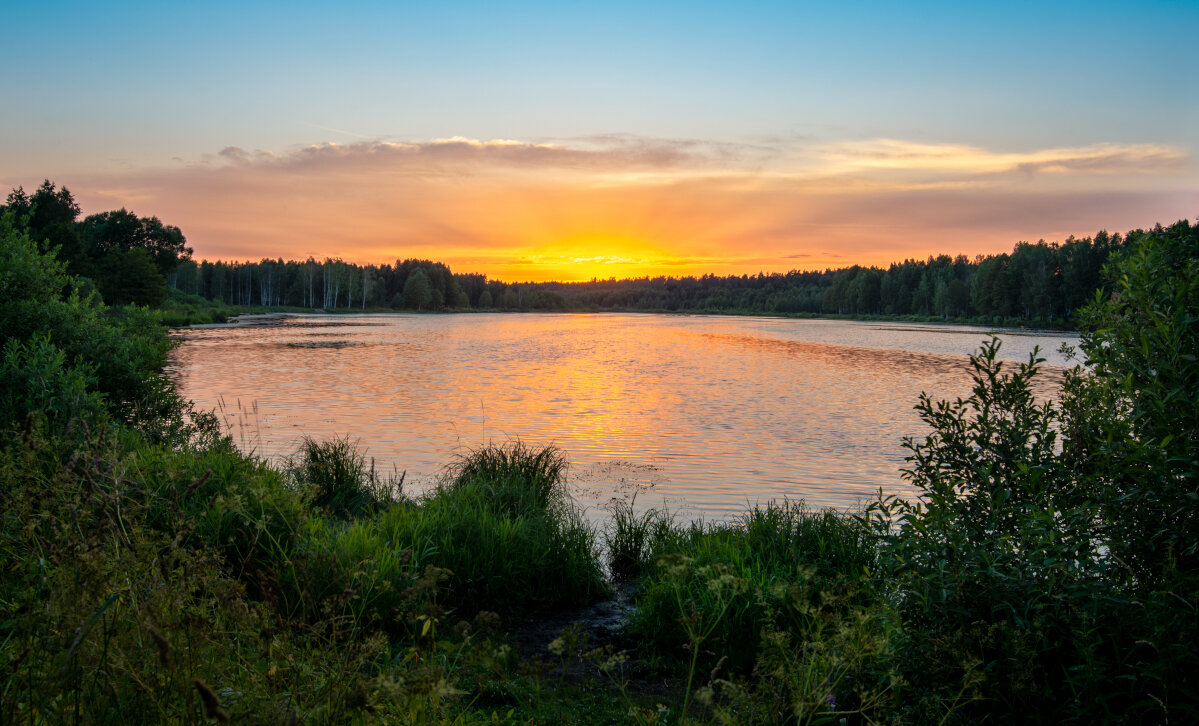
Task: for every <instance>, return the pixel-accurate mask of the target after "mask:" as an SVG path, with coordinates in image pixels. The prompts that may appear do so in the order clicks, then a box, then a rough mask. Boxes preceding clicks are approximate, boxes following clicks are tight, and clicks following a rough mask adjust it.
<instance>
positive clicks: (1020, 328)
mask: <svg viewBox="0 0 1199 726" xmlns="http://www.w3.org/2000/svg"><path fill="white" fill-rule="evenodd" d="M245 309H247V310H248V312H237V310H236V308H234V307H233V306H230V307H229V308H225V309H224V310H222V311H221V312H223V313H224V314H223V315H221V317H223V318H224V319H223V320H211V321H206V322H198V323H187V324H173V322H172V321H171V320H164V322H166V324H167V327H168V328H169V329H171V330H187V329H203V328H219V327H232V326H239V327H244V326H255V325H273V324H275V323H277V322H278V321H281V320H284V319H286V318H291V317H301V316H309V315H312V316H328V317H336V316H340V315H380V316H383V315H405V316H407V315H469V314H509V315H527V314H535V315H536V314H540V315H668V316H691V317H726V318H763V319H767V320H830V321H845V322H862V323H903V324H906V325H935V326H943V327H960V328H982V329H985V330H994V331H998V332H1017V333H1022V334H1027V335H1041V334H1060V333H1067V334H1076V333H1077V332H1078V330H1077V328H1070V327H1063V328H1058V327H1048V326H1037V325H1028V324H1027V321H1025V322H1023V323H1022V322H1016V321H1013V322H1006V321H1002V322H995V321H994V320H991V321H983V320H978V319H971V318H966V319H963V318H937V317H935V316H920V315H848V314H836V313H830V314H817V313H768V312H749V311H745V312H739V311H721V310H695V311H692V310H686V311H681V310H629V309H610V310H595V309H587V310H507V309H503V308H487V309H476V308H447V309H443V310H404V309H393V308H369V309H365V310H353V309H346V308H340V309H334V310H324V309H321V308H310V309H294V308H293V309H283V310H278V309H274V310H272V309H270V308H261V307H257V306H254V307H246V308H245ZM214 312H215V311H214Z"/></svg>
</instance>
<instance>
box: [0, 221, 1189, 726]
mask: <svg viewBox="0 0 1199 726" xmlns="http://www.w3.org/2000/svg"><path fill="white" fill-rule="evenodd" d="M1110 274H1111V275H1112V278H1113V279H1116V280H1119V281H1120V285H1121V292H1120V295H1119V296H1116V297H1113V298H1112V299H1110V300H1098V301H1096V303H1095V304H1094V305H1093V306H1091V307H1089V308H1086V309H1084V310H1083V311H1081V312H1080V319H1081V320H1082V321H1083V323H1084V325H1085V327H1084V332H1083V335H1082V347H1083V350H1084V352H1085V353H1086V355H1087V357H1088V363H1089V366H1090V368H1089V369H1088V370H1083V369H1079V370H1076V371H1074V372H1073V373H1071V374H1069V375H1067V376H1066V380H1065V384H1064V388H1063V390H1062V392H1061V395H1060V397H1058V398H1057V399H1056V400H1057V401H1060V402H1059V403H1049V404H1042V403H1039V402H1038V401H1036V399H1035V398H1034V397H1033V394H1032V390H1033V388H1034V387H1033V381H1034V379H1035V378H1036V376H1037V375H1038V370H1039V361H1037V360H1036V359H1035V358H1033V359H1031V360H1030V361H1029V362H1028V363H1026V364H1023V365H1018V366H1012V365H1011V364H1005V363H1002V362H1000V361H999V360H998V342H995V341H993V342H991V343H988V344H986V345H984V346H983V348H982V349H981V350H980V351H979V353H978V354H977V355H976V356H974V357H973V358H972V360H971V365H972V367H973V373H974V383H975V385H974V388H973V390H972V392H971V394H970V395H969V396H968V397H966V398H964V399H961V400H958V401H953V402H937V401H931V400H929V399H927V398H924V399H922V400H921V401H920V402H919V403H918V405H917V410H918V411H919V413H920V415H921V417H922V418H923V420H924V421H925V423H926V424H927V426H928V435H927V436H926V437H923V438H919V439H914V440H910V441H908V442H906V446H907V448H908V452H909V456H908V459H907V468H906V469H905V476H906V477H907V478H908V479H909V480H910V481H911V482H912V483H913V485H914V486H916V487H917V489H918V490H919V491H920V492H921V497H920V498H919V499H918V500H914V501H903V500H900V499H895V498H889V497H880V499H879V500H878V501H877V502H875V503H874V504H872V505H871V506H870V507H868V508H867V509H866V510H865V511H862V512H856V513H848V514H847V513H834V512H814V511H810V510H808V509H807V508H805V507H804V506H803V505H802V504H800V503H797V502H784V503H774V504H769V505H766V506H764V507H761V508H756V509H753V510H751V511H748V512H746V513H745V514H744V516H742V517H741V518H740V519H738V520H736V521H733V522H730V523H725V524H703V523H691V522H676V521H674V520H672V519H671V518H670V517H669V516H668V515H666V514H665V513H661V512H655V511H649V512H639V511H636V510H634V509H633V508H632V507H631V506H616V507H615V508H614V509H613V511H612V516H611V520H610V522H609V523H608V524H607V525H606V526H605V527H604V528H603V529H602V530H598V531H597V530H596V529H593V528H592V527H591V526H589V525H588V524H587V523H586V520H584V519H583V518H582V517H581V516H580V515H579V512H578V510H577V508H576V506H575V504H574V503H573V502H572V500H571V498H570V497H569V492H567V491H566V489H565V488H564V484H563V481H564V478H563V473H564V471H565V468H566V466H567V463H566V462H565V461H564V460H563V459H562V458H561V456H560V455H559V454H558V452H556V451H555V450H553V449H552V448H538V447H526V446H523V445H509V446H503V447H489V448H485V449H482V450H480V451H476V452H473V453H472V454H469V455H468V456H466V457H464V458H463V459H461V460H460V461H458V462H456V463H453V464H451V465H450V466H449V467H448V468H447V469H446V472H445V475H444V477H443V481H442V483H441V486H439V487H437V488H436V489H434V490H433V491H431V492H430V493H428V494H427V495H424V496H421V497H415V498H413V497H408V496H405V495H404V493H403V488H402V481H395V480H389V479H386V478H380V477H379V476H377V475H376V473H375V472H373V471H372V470H371V469H370V468H368V467H367V466H366V464H365V461H366V459H365V456H364V455H363V454H362V453H361V452H359V451H357V450H356V449H355V447H353V446H352V445H350V443H349V442H348V441H347V440H334V441H327V442H321V441H310V440H306V441H304V442H303V443H302V445H301V446H300V447H299V449H298V450H297V452H296V453H295V455H294V457H292V459H291V460H290V461H289V462H288V463H287V464H285V465H282V466H271V465H268V464H267V463H265V462H263V461H262V460H259V459H257V458H255V457H253V456H251V455H247V454H245V453H243V452H241V451H239V450H238V449H237V448H236V447H235V446H234V445H233V442H232V441H231V440H230V439H229V438H228V437H227V436H226V435H224V433H223V432H222V431H221V429H220V426H219V423H218V421H217V419H216V417H215V416H214V415H212V414H206V413H203V412H197V411H194V410H193V409H192V407H191V406H190V404H188V403H187V402H185V401H182V400H181V399H180V398H179V397H178V396H177V395H176V394H175V392H174V390H173V389H172V387H171V384H170V382H169V381H168V380H167V379H166V378H165V377H164V376H163V375H162V367H163V365H164V362H165V357H166V353H167V351H168V349H169V343H168V341H167V338H166V337H165V331H164V330H163V329H162V326H161V325H160V323H159V320H158V318H157V316H156V315H154V314H153V313H151V312H149V311H147V310H145V309H143V308H108V307H106V306H104V305H102V304H101V303H100V302H99V301H98V300H97V299H96V298H95V297H93V296H89V295H87V293H86V290H85V289H84V287H83V286H82V285H81V284H80V283H79V282H78V281H77V280H74V279H72V278H70V277H69V276H67V275H66V274H65V273H64V271H63V266H62V264H61V263H60V262H58V261H57V260H55V259H54V257H53V255H51V254H47V253H46V252H44V251H43V250H41V249H40V248H39V246H38V245H37V244H36V243H34V242H33V241H32V240H30V239H29V238H28V237H27V236H26V235H24V234H21V233H18V232H15V231H14V229H13V228H12V226H11V223H10V220H9V219H8V218H7V217H0V331H2V332H3V337H2V340H3V351H2V355H0V483H2V484H3V486H0V512H2V513H3V517H2V519H0V562H2V563H3V568H2V569H0V608H2V609H3V613H2V617H0V668H2V676H0V722H2V723H31V724H57V723H72V724H73V723H113V724H117V723H157V722H163V723H203V722H210V721H215V722H218V723H224V722H239V723H364V722H382V723H465V724H470V723H566V722H577V723H612V724H617V723H647V724H648V723H671V724H674V723H785V724H806V723H963V724H964V723H980V722H1020V723H1026V722H1029V721H1033V722H1052V723H1095V722H1118V721H1131V722H1165V721H1167V720H1169V721H1174V722H1189V721H1195V720H1199V626H1197V625H1196V623H1199V495H1197V491H1199V490H1197V489H1196V487H1197V486H1199V485H1197V482H1199V436H1197V435H1196V431H1197V430H1199V416H1197V415H1196V411H1199V377H1197V373H1196V371H1197V369H1196V366H1195V365H1194V361H1195V360H1196V357H1197V356H1199V234H1197V233H1196V230H1194V229H1193V228H1191V227H1190V226H1189V225H1187V224H1180V225H1177V226H1176V227H1173V228H1170V229H1168V230H1159V231H1156V232H1155V233H1154V234H1153V235H1149V236H1146V237H1144V238H1141V239H1140V241H1139V246H1138V247H1137V248H1135V249H1133V250H1131V251H1130V252H1129V253H1128V255H1127V256H1126V257H1124V258H1122V259H1121V260H1120V262H1119V266H1118V267H1116V268H1114V269H1113V270H1112V271H1111V273H1110ZM617 588H619V592H620V593H623V594H624V595H623V596H625V597H627V598H628V599H629V604H630V611H629V613H628V615H627V618H626V620H625V622H623V623H622V624H621V625H622V627H619V628H618V629H617V630H618V631H619V632H616V633H612V632H610V631H608V634H607V635H602V634H601V635H597V633H599V632H600V631H598V630H594V629H591V628H589V627H588V626H587V618H588V617H589V616H588V615H586V612H588V611H586V610H578V608H586V607H588V606H589V604H590V605H594V604H595V603H596V602H597V601H602V600H603V599H604V598H606V597H608V596H609V594H610V592H612V591H613V590H616V589H617ZM574 613H580V614H581V615H580V616H581V617H582V619H583V623H582V624H580V625H572V624H571V623H572V620H573V614H574ZM563 624H564V625H563Z"/></svg>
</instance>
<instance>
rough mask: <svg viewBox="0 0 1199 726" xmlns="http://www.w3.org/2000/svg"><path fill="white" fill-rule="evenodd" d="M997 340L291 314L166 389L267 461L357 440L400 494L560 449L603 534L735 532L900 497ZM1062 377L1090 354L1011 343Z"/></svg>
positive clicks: (1038, 338)
mask: <svg viewBox="0 0 1199 726" xmlns="http://www.w3.org/2000/svg"><path fill="white" fill-rule="evenodd" d="M990 334H991V331H989V330H987V329H985V328H978V327H968V326H937V325H923V324H908V323H879V322H847V321H831V320H790V319H778V318H752V317H717V316H676V315H652V314H627V315H624V314H592V315H575V314H504V313H495V314H487V313H477V314H448V315H398V314H397V315H295V316H286V317H275V318H249V319H247V320H245V321H244V322H242V323H240V324H231V325H226V326H212V327H204V328H189V329H185V330H182V331H178V337H179V339H180V345H179V346H178V347H177V348H176V349H175V350H174V351H173V352H172V355H171V364H170V366H169V369H168V370H169V372H170V373H171V375H172V376H173V377H174V379H175V380H176V382H177V383H178V386H179V390H180V392H181V393H182V394H183V395H184V396H186V397H188V398H191V399H193V400H194V401H195V402H196V404H197V405H198V406H199V407H200V408H202V409H215V410H217V412H218V415H219V416H220V417H221V419H222V420H223V421H224V423H225V425H226V426H227V427H228V429H229V432H230V434H231V435H232V437H233V439H234V441H235V442H237V443H238V444H239V446H241V447H242V448H243V449H246V450H250V451H253V452H255V453H257V454H259V455H261V456H264V457H268V458H279V457H283V456H286V455H288V454H290V453H292V452H293V451H294V450H295V449H296V446H297V443H298V441H299V440H300V438H301V437H302V436H304V435H308V436H312V437H314V438H331V437H335V436H349V437H350V438H351V439H353V440H356V441H357V442H358V443H359V445H360V447H361V449H362V450H363V451H364V452H365V453H366V455H367V457H368V459H369V458H373V459H374V461H375V466H376V468H377V469H378V470H379V471H382V472H392V471H396V472H405V474H406V476H405V490H406V491H408V492H419V491H422V490H423V489H425V488H427V487H429V486H432V485H433V484H435V482H436V481H437V479H438V477H439V476H440V475H441V474H442V472H443V471H444V467H445V466H446V465H447V464H449V463H451V462H453V461H454V460H455V457H456V456H457V455H459V454H461V453H463V452H465V451H468V450H470V449H471V448H475V447H478V446H480V445H482V444H484V443H488V442H495V443H502V442H507V441H514V440H517V439H519V440H520V441H522V442H524V443H526V444H529V445H532V446H542V445H548V444H552V445H555V446H557V447H559V448H560V449H561V450H562V451H563V453H564V454H565V456H566V458H567V459H568V460H569V461H570V463H571V468H570V487H571V489H572V492H573V493H574V496H575V498H576V499H577V500H578V501H580V502H581V503H582V504H583V505H584V506H586V507H587V508H588V510H589V512H590V515H591V516H592V517H596V516H597V513H602V511H603V506H604V504H606V503H607V502H609V501H610V500H611V499H612V498H614V497H615V498H622V499H626V500H628V499H631V498H632V497H634V496H636V505H637V507H638V508H639V509H641V508H644V507H648V506H666V507H668V508H669V509H670V510H671V511H673V512H676V513H677V514H679V515H680V516H683V517H689V518H697V517H703V518H705V519H708V520H719V519H725V518H727V517H729V516H731V515H735V514H738V513H740V512H742V511H744V510H745V508H746V507H747V506H748V505H752V504H754V503H759V502H762V503H764V502H765V501H767V500H770V499H783V498H787V499H791V500H796V499H803V500H805V501H807V502H808V504H809V505H812V506H813V507H835V508H838V509H844V508H848V507H852V506H854V505H856V504H858V503H859V502H864V501H867V500H870V499H872V498H873V497H874V496H875V495H876V494H877V492H878V490H879V489H880V488H882V489H883V490H884V491H885V492H888V493H910V492H911V487H910V486H908V485H907V484H906V482H904V481H903V480H902V479H901V476H900V468H901V467H902V466H903V463H904V462H903V458H904V455H905V450H904V449H903V447H902V440H903V438H904V437H905V436H917V437H923V436H924V435H926V434H927V429H926V428H925V427H924V425H923V423H922V422H921V421H920V419H919V417H918V415H917V414H916V412H915V411H914V410H913V406H915V405H916V403H917V401H918V398H919V395H920V393H921V391H927V392H929V393H930V394H932V395H933V396H934V397H936V398H956V397H958V396H965V395H967V394H968V393H969V389H970V378H969V364H968V355H969V354H970V353H972V352H974V351H976V350H977V348H978V345H979V343H980V342H982V341H983V340H984V339H986V338H987V337H988V336H989V335H990ZM997 334H998V336H999V337H1000V339H1001V340H1002V341H1003V348H1002V349H1001V356H1002V357H1003V359H1005V360H1009V361H1025V360H1027V359H1028V355H1029V353H1030V352H1032V350H1033V349H1034V347H1036V346H1040V348H1041V356H1042V357H1044V358H1046V359H1047V364H1046V370H1047V373H1048V375H1046V376H1044V378H1043V382H1042V384H1041V388H1040V389H1039V393H1040V394H1041V395H1046V396H1048V395H1052V393H1053V390H1054V386H1055V384H1056V381H1057V380H1059V378H1060V374H1061V371H1062V370H1063V369H1064V366H1066V365H1068V362H1067V361H1066V360H1065V359H1064V358H1063V357H1062V355H1061V354H1060V353H1058V348H1059V346H1060V345H1061V344H1062V343H1063V342H1066V343H1070V344H1072V345H1074V344H1077V338H1076V337H1074V336H1071V335H1068V334H1063V333H1047V332H1036V331H1011V330H1003V331H998V333H997Z"/></svg>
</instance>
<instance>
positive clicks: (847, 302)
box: [0, 181, 1145, 326]
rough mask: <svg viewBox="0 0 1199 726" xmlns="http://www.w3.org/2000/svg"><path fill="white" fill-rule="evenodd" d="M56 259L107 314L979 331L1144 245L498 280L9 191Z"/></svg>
mask: <svg viewBox="0 0 1199 726" xmlns="http://www.w3.org/2000/svg"><path fill="white" fill-rule="evenodd" d="M4 211H12V212H14V213H15V214H14V218H15V219H16V223H17V225H18V226H20V227H22V229H23V231H25V232H28V233H29V235H30V237H31V238H32V239H36V240H39V241H40V242H41V243H42V244H43V245H44V246H45V247H46V249H57V251H58V256H59V258H60V259H62V260H64V261H66V263H67V265H68V272H69V273H70V274H72V275H75V276H77V277H79V278H81V279H83V280H84V281H85V284H90V285H92V286H94V288H95V289H96V290H97V291H98V292H99V293H100V294H101V296H102V297H103V298H104V300H105V302H108V303H109V304H121V303H136V304H141V305H149V306H151V307H153V306H156V305H159V304H161V303H162V302H163V301H164V300H165V299H166V298H167V296H168V294H169V291H170V290H178V291H179V292H180V293H185V294H190V295H196V296H199V297H202V298H204V299H205V300H210V301H215V302H219V303H223V304H229V305H245V306H249V305H255V306H270V307H299V308H310V309H325V310H339V309H359V310H378V309H409V310H464V309H484V310H493V309H499V310H541V311H566V310H572V311H645V312H651V311H666V312H695V313H705V312H728V313H748V314H771V315H777V314H784V315H786V314H812V315H850V316H863V315H890V316H913V317H923V318H940V319H947V320H948V319H954V320H974V321H977V322H986V323H1028V324H1036V325H1060V326H1070V325H1072V316H1073V311H1074V310H1076V309H1077V308H1078V307H1080V306H1081V305H1083V304H1084V303H1086V302H1087V301H1088V300H1090V299H1092V298H1093V297H1094V295H1095V291H1096V290H1098V289H1100V288H1101V287H1103V285H1104V283H1103V277H1102V274H1101V271H1102V269H1103V266H1104V264H1106V262H1107V261H1108V258H1109V257H1111V255H1112V254H1113V253H1115V252H1118V251H1120V250H1121V249H1123V248H1124V247H1125V246H1127V245H1129V244H1130V243H1132V242H1134V241H1135V240H1136V239H1137V238H1138V237H1139V236H1141V235H1144V234H1145V232H1144V231H1143V230H1134V231H1132V232H1129V233H1128V234H1126V235H1123V236H1122V235H1120V234H1119V233H1116V234H1109V233H1108V232H1106V231H1101V232H1099V233H1098V234H1096V235H1094V236H1093V237H1086V238H1082V239H1076V238H1074V237H1070V238H1067V239H1066V240H1065V241H1064V242H1061V243H1047V242H1045V241H1044V240H1041V241H1038V242H1035V243H1029V242H1020V243H1018V244H1016V246H1015V247H1014V249H1013V250H1012V251H1011V252H1010V253H1003V254H997V255H978V256H976V257H974V258H972V259H971V258H967V257H965V256H963V255H959V256H957V257H951V256H950V255H939V256H936V257H932V256H930V257H928V258H927V259H925V260H914V259H908V260H904V261H903V262H896V263H893V264H891V265H890V266H889V267H887V268H886V269H883V268H880V267H863V266H860V265H854V266H852V267H846V268H841V269H825V270H823V271H791V272H787V273H758V274H757V275H728V276H720V275H702V276H687V277H641V278H632V279H624V280H617V279H615V278H610V279H608V280H600V279H592V280H591V281H590V282H541V283H510V282H503V281H500V280H489V279H488V278H487V276H486V275H482V274H477V273H465V274H463V273H455V272H453V271H452V270H450V268H449V267H448V266H447V265H446V264H444V263H441V262H436V261H432V260H420V259H404V260H396V262H395V263H394V264H390V263H388V264H365V265H364V264H356V263H353V262H346V261H344V260H341V259H337V258H326V259H323V260H319V261H318V260H316V259H315V258H312V257H309V258H308V259H306V260H287V261H285V260H283V259H282V258H278V259H269V258H264V259H261V260H259V261H257V262H253V261H223V260H202V261H197V260H195V259H193V258H192V250H191V248H190V247H188V246H187V244H186V239H185V238H184V235H183V233H182V232H181V231H180V230H179V228H178V227H174V226H171V225H166V224H163V223H162V222H161V221H159V220H158V218H157V217H147V218H141V217H138V216H137V215H135V214H133V213H132V212H129V211H127V210H125V209H120V210H117V211H111V212H103V213H100V214H93V215H90V216H88V217H85V218H84V219H82V220H80V219H79V215H80V211H79V206H78V204H76V203H75V201H74V199H73V197H72V196H71V193H70V192H69V191H68V190H67V189H66V187H62V188H56V187H55V185H54V184H53V183H51V182H50V181H46V182H44V183H43V184H42V185H41V186H40V187H39V188H38V189H37V190H36V191H35V192H34V193H33V194H27V193H26V192H25V191H24V190H23V189H22V188H20V187H18V188H16V189H14V190H13V191H12V192H11V193H10V194H9V195H8V198H7V203H6V204H5V205H3V206H0V213H3V212H4Z"/></svg>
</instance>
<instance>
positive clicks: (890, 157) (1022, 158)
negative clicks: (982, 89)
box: [823, 139, 1187, 174]
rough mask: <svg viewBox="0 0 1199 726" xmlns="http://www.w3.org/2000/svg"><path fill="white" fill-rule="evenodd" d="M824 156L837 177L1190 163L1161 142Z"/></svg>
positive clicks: (888, 146)
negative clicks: (876, 172)
mask: <svg viewBox="0 0 1199 726" xmlns="http://www.w3.org/2000/svg"><path fill="white" fill-rule="evenodd" d="M823 156H824V160H825V162H826V163H827V165H828V167H827V168H828V171H830V172H835V173H854V172H869V171H909V172H914V171H918V172H942V173H946V172H949V173H958V174H1003V173H1009V172H1021V173H1025V174H1037V173H1046V174H1068V173H1086V174H1136V173H1160V172H1174V171H1179V170H1180V169H1181V168H1182V165H1183V163H1184V162H1185V161H1186V159H1187V155H1186V154H1185V153H1183V152H1182V151H1180V150H1178V149H1175V148H1173V147H1170V146H1164V145H1161V144H1114V143H1104V144H1092V145H1090V146H1082V147H1062V148H1051V149H1038V150H1033V151H1018V152H999V151H990V150H988V149H983V148H979V147H976V146H966V145H961V144H927V143H916V142H910V141H901V140H897V139H874V140H870V141H856V142H843V143H839V144H833V145H831V146H830V147H828V148H827V149H826V150H825V151H824V152H823Z"/></svg>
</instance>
